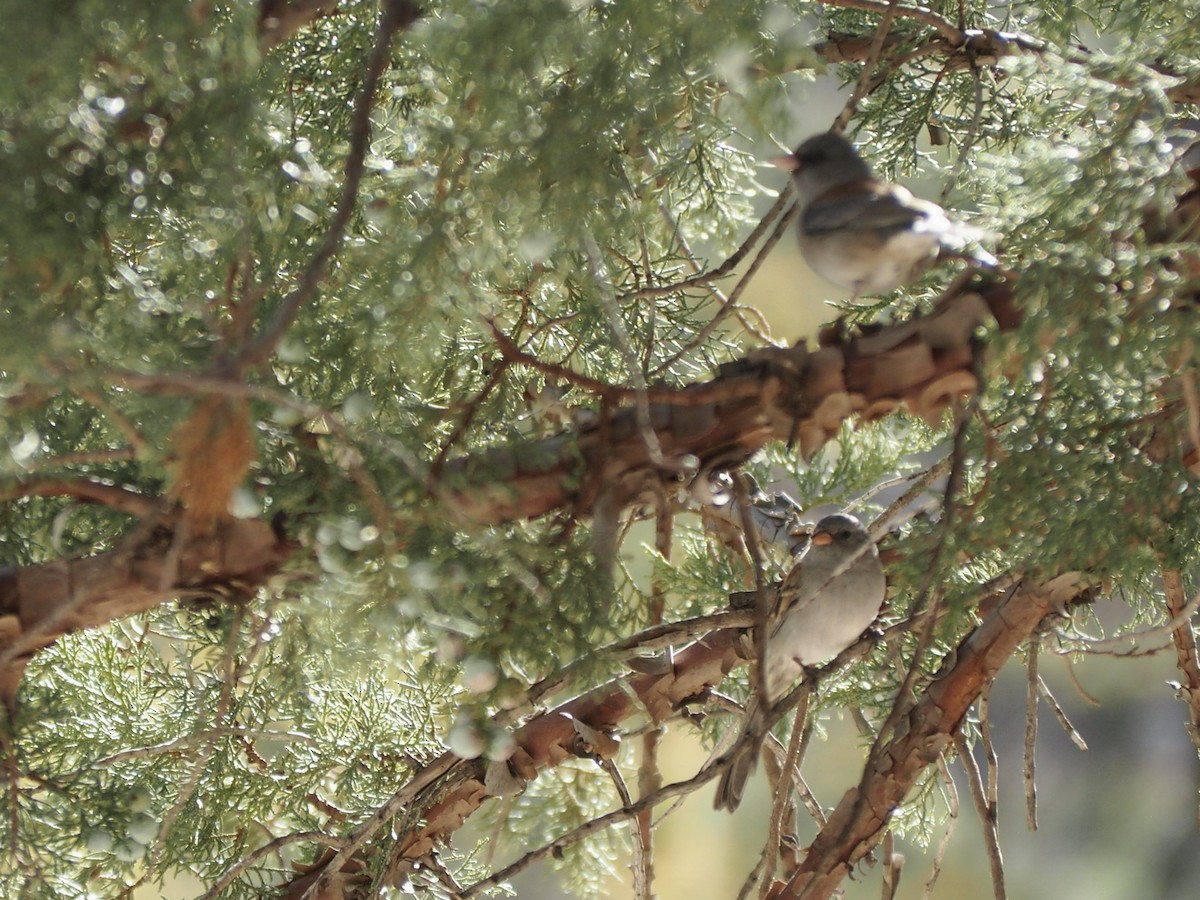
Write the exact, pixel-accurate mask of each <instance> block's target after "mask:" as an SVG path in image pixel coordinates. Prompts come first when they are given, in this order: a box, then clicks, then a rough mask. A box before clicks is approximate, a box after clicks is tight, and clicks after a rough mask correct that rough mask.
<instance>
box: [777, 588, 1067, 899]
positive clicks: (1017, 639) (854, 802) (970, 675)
mask: <svg viewBox="0 0 1200 900" xmlns="http://www.w3.org/2000/svg"><path fill="white" fill-rule="evenodd" d="M1088 588H1089V584H1088V583H1087V581H1086V579H1085V578H1084V577H1083V576H1082V575H1080V574H1078V573H1067V574H1064V575H1060V576H1058V577H1057V578H1054V579H1053V580H1051V581H1049V582H1047V583H1046V584H1043V585H1027V584H1022V585H1021V586H1020V587H1018V588H1017V590H1015V591H1013V593H1012V594H1011V595H1010V596H1009V597H1007V598H1006V599H1005V600H1004V601H1003V602H1001V603H1000V604H999V605H998V606H997V607H996V609H995V610H994V611H993V612H992V613H991V614H990V615H989V616H988V617H987V618H986V619H984V621H983V622H982V623H981V624H980V625H979V626H978V627H977V628H975V629H974V630H973V631H972V632H971V633H970V634H969V635H967V637H966V638H965V639H964V640H963V641H962V643H960V644H959V646H958V648H957V650H955V651H954V652H952V653H950V654H949V655H947V657H946V658H945V660H944V662H943V665H942V669H941V670H940V671H939V672H938V674H937V675H935V676H934V680H933V681H932V683H931V684H930V685H929V687H928V689H927V690H926V691H925V692H924V695H923V696H922V697H921V700H920V701H919V702H918V703H917V704H916V705H915V706H914V707H913V708H912V710H911V711H910V712H909V714H908V715H907V716H906V717H905V719H904V721H903V722H902V723H901V725H900V726H899V727H898V728H897V729H896V732H895V735H894V736H893V738H892V739H891V740H890V741H889V742H888V743H887V745H886V746H885V747H884V748H883V752H882V753H881V754H880V756H879V760H880V762H879V765H878V766H877V767H876V768H874V769H868V770H867V771H866V772H864V773H863V778H862V780H861V782H860V783H859V784H858V785H857V786H856V787H853V788H851V789H850V790H849V791H847V792H846V794H845V795H844V796H843V797H842V799H841V801H840V802H839V803H838V805H837V808H836V809H835V810H834V811H833V814H832V815H831V816H830V817H829V822H828V823H827V824H826V826H825V827H824V828H822V829H821V832H820V834H818V835H817V837H816V839H815V840H814V841H813V842H812V844H810V845H809V847H808V852H807V855H806V856H805V859H804V862H803V863H802V864H801V865H800V868H799V869H797V871H796V874H795V875H794V876H793V877H792V879H791V880H790V881H789V882H788V884H787V885H786V886H784V887H783V889H782V890H781V892H779V893H777V894H776V895H775V896H776V898H778V900H784V898H801V897H803V898H805V900H813V898H824V897H829V896H830V895H831V894H832V893H833V891H834V890H835V889H836V888H837V887H838V885H839V884H840V883H841V882H842V880H843V879H844V878H845V877H846V875H847V874H848V873H849V871H850V869H851V867H852V866H854V865H855V864H856V863H858V862H859V861H860V860H862V859H863V858H864V857H865V856H866V855H867V853H868V852H869V851H870V850H871V848H872V847H874V846H875V844H876V843H877V842H878V840H879V838H880V837H881V836H882V834H883V830H884V828H885V826H886V825H887V824H888V821H889V820H890V818H891V815H892V812H893V810H895V809H896V808H897V807H898V806H899V805H900V803H901V802H902V801H903V799H904V797H905V795H906V794H907V793H908V791H909V790H910V789H911V788H912V787H913V785H914V784H915V783H916V781H917V778H918V777H919V776H920V774H921V773H922V772H923V771H924V769H925V768H926V767H927V766H931V765H936V764H937V760H938V757H939V755H940V754H941V753H943V752H944V751H946V750H947V749H949V747H950V746H951V745H952V744H953V738H954V735H955V734H956V733H957V732H958V730H959V728H960V727H961V725H962V721H963V718H964V717H965V716H966V714H967V710H968V709H970V707H971V705H972V704H973V703H974V702H975V701H976V700H977V699H978V698H979V695H980V693H981V692H982V691H983V690H984V688H985V687H986V686H987V685H988V684H990V683H991V681H992V679H993V678H994V677H995V675H996V673H997V672H999V671H1000V667H1001V666H1002V665H1004V663H1005V662H1006V661H1007V660H1008V658H1009V657H1010V656H1011V655H1012V654H1013V652H1014V651H1015V650H1016V649H1017V647H1018V646H1019V645H1020V644H1021V643H1022V642H1023V641H1024V640H1025V639H1026V638H1028V637H1029V635H1030V634H1032V633H1033V631H1034V629H1036V628H1037V626H1038V624H1039V623H1040V622H1041V621H1042V619H1044V618H1045V617H1046V616H1048V615H1050V614H1052V613H1054V612H1056V611H1057V610H1059V609H1061V608H1062V607H1063V606H1065V605H1066V604H1067V603H1069V602H1072V601H1074V600H1076V599H1079V598H1080V597H1081V596H1082V595H1084V594H1085V593H1086V592H1087V590H1088Z"/></svg>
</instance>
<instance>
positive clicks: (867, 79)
mask: <svg viewBox="0 0 1200 900" xmlns="http://www.w3.org/2000/svg"><path fill="white" fill-rule="evenodd" d="M896 12H897V0H889V2H888V4H887V8H886V9H885V10H884V11H883V17H882V18H881V19H880V20H879V24H878V25H877V26H876V27H875V37H874V39H873V40H872V41H871V49H870V50H869V51H867V60H866V62H864V63H863V66H862V71H861V72H859V74H858V83H857V84H855V85H854V91H853V93H851V94H850V99H849V100H847V101H846V105H845V106H843V107H842V111H841V112H840V113H838V117H837V119H835V120H834V123H833V128H832V129H831V130H832V131H835V132H837V133H838V134H841V133H842V132H843V131H845V130H846V126H847V125H849V124H850V120H851V119H852V118H854V113H855V111H856V110H857V109H858V104H859V103H860V102H861V101H862V98H863V97H864V96H866V94H867V89H868V87H869V86H870V83H871V76H872V75H873V74H874V72H875V66H876V64H877V63H878V62H879V54H880V53H882V52H883V42H884V41H885V40H886V39H887V34H888V31H889V30H890V29H891V27H892V20H893V19H894V18H895V17H896Z"/></svg>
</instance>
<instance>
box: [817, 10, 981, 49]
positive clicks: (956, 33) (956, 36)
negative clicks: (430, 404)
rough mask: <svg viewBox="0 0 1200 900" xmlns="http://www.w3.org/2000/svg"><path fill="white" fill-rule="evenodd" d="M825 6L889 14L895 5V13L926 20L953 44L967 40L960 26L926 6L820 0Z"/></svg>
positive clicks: (901, 16)
mask: <svg viewBox="0 0 1200 900" xmlns="http://www.w3.org/2000/svg"><path fill="white" fill-rule="evenodd" d="M819 2H820V3H821V4H823V5H825V6H840V7H844V8H845V9H861V10H865V11H866V12H878V13H881V14H883V15H887V14H888V13H889V10H891V9H892V8H893V7H894V12H893V14H894V15H897V16H899V17H900V18H902V19H915V20H916V21H918V22H924V23H925V24H926V25H928V26H930V27H931V28H936V29H937V30H938V31H940V32H941V33H942V34H944V35H945V36H946V37H947V38H949V39H950V42H951V44H952V45H953V46H958V45H959V44H961V43H962V42H963V41H965V40H966V34H965V33H964V32H963V31H962V30H961V29H959V28H955V27H954V25H952V24H951V23H950V22H949V21H948V20H946V19H943V18H942V17H941V16H939V15H938V14H937V13H935V12H934V11H933V10H931V9H927V8H925V7H924V6H900V5H899V4H896V3H883V2H880V0H819Z"/></svg>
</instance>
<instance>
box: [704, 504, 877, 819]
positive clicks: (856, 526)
mask: <svg viewBox="0 0 1200 900" xmlns="http://www.w3.org/2000/svg"><path fill="white" fill-rule="evenodd" d="M885 587H886V583H885V579H884V575H883V566H882V565H880V562H879V553H878V552H877V551H876V549H875V544H874V542H873V541H872V540H871V536H870V535H869V534H867V531H866V529H865V528H863V526H862V524H861V523H860V522H859V521H858V519H856V518H854V516H850V515H846V514H844V513H836V514H834V515H831V516H826V517H825V518H823V519H821V521H819V522H818V523H817V527H816V529H815V530H814V531H813V535H812V540H811V541H810V542H809V545H808V549H807V550H806V551H805V552H804V554H803V555H802V556H801V557H800V559H799V561H798V562H797V563H796V565H795V566H794V567H793V568H792V571H791V572H789V573H788V576H787V578H786V579H784V582H783V584H782V585H781V586H780V588H779V601H778V604H777V606H776V609H775V611H774V612H773V613H772V614H771V617H770V619H769V620H768V622H767V623H766V624H767V628H768V629H769V630H768V632H767V646H766V658H765V659H763V660H760V661H759V665H762V666H764V667H765V670H764V680H765V683H766V697H763V698H759V700H758V701H757V702H753V703H752V704H751V708H750V710H749V711H748V713H747V715H746V723H745V725H744V726H743V729H742V734H741V736H739V738H738V742H737V744H736V745H735V746H736V747H737V748H738V749H737V750H735V754H736V755H735V756H734V758H733V759H732V760H731V761H730V763H729V764H728V766H726V768H725V771H724V773H723V774H722V776H721V781H720V783H719V784H718V786H717V794H716V797H715V799H714V802H713V805H714V806H715V807H716V808H717V809H728V810H730V811H731V812H732V811H733V810H734V809H736V808H737V805H738V804H739V803H740V802H741V800H742V792H743V791H744V790H745V787H746V779H747V778H748V777H749V775H750V773H751V772H752V771H754V767H755V765H756V764H757V762H758V754H759V745H760V744H761V741H762V738H763V736H764V734H765V731H766V717H767V713H768V710H769V707H770V706H771V705H772V704H774V703H775V702H776V701H778V700H779V698H780V697H782V696H783V695H784V694H785V693H786V692H787V689H788V687H789V685H791V683H792V682H793V681H795V680H796V677H797V676H798V675H800V673H801V672H803V671H804V667H805V666H811V665H815V664H816V663H820V662H824V661H825V660H827V659H830V658H832V657H834V656H837V654H839V653H841V652H842V651H843V650H845V649H846V648H847V647H849V646H850V645H851V644H853V643H854V642H855V641H856V640H857V639H858V638H859V636H860V635H861V634H862V633H863V632H864V631H866V630H867V628H868V627H869V626H870V624H871V623H872V622H874V621H875V617H876V616H878V615H879V608H880V607H881V606H882V605H883V596H884V590H885ZM747 735H753V736H754V737H753V738H750V739H746V736H747Z"/></svg>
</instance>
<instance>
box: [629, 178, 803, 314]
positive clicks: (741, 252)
mask: <svg viewBox="0 0 1200 900" xmlns="http://www.w3.org/2000/svg"><path fill="white" fill-rule="evenodd" d="M791 199H792V185H791V182H790V181H789V182H788V184H787V185H786V186H785V187H784V189H783V190H782V191H780V193H779V197H778V199H776V201H775V205H774V206H772V207H771V208H770V209H769V210H767V212H766V215H764V216H763V217H762V219H760V220H759V223H758V224H757V225H755V226H754V229H753V230H752V231H751V232H750V234H749V235H748V236H747V237H746V240H744V241H742V243H741V246H739V247H738V248H737V250H735V251H734V252H733V255H732V256H730V257H729V258H728V259H727V260H725V262H723V263H721V264H720V265H719V266H717V267H716V268H715V269H709V270H708V271H707V272H701V273H699V274H696V275H692V276H691V277H689V278H684V279H683V280H681V281H675V282H672V283H671V284H655V285H649V286H647V287H644V288H638V289H637V290H634V291H630V292H629V293H626V294H622V295H621V296H620V297H618V298H617V302H618V303H624V302H626V301H629V300H642V299H645V298H648V297H661V296H663V295H664V294H674V293H676V292H678V291H682V290H684V289H685V288H690V287H695V286H696V285H700V284H707V283H708V282H710V281H719V280H720V279H722V278H724V277H725V276H726V275H728V274H729V273H730V272H732V271H733V270H734V269H735V268H737V265H738V263H740V262H741V261H742V260H743V259H744V258H745V257H746V255H747V254H748V253H749V252H750V250H751V248H753V247H754V245H755V244H756V243H758V240H759V238H761V237H762V236H763V234H765V233H766V231H767V229H768V228H769V227H770V225H771V223H772V222H773V221H774V220H775V217H776V216H778V215H779V213H780V212H782V210H783V208H784V207H785V206H787V204H788V202H789V201H790V200H791Z"/></svg>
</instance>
